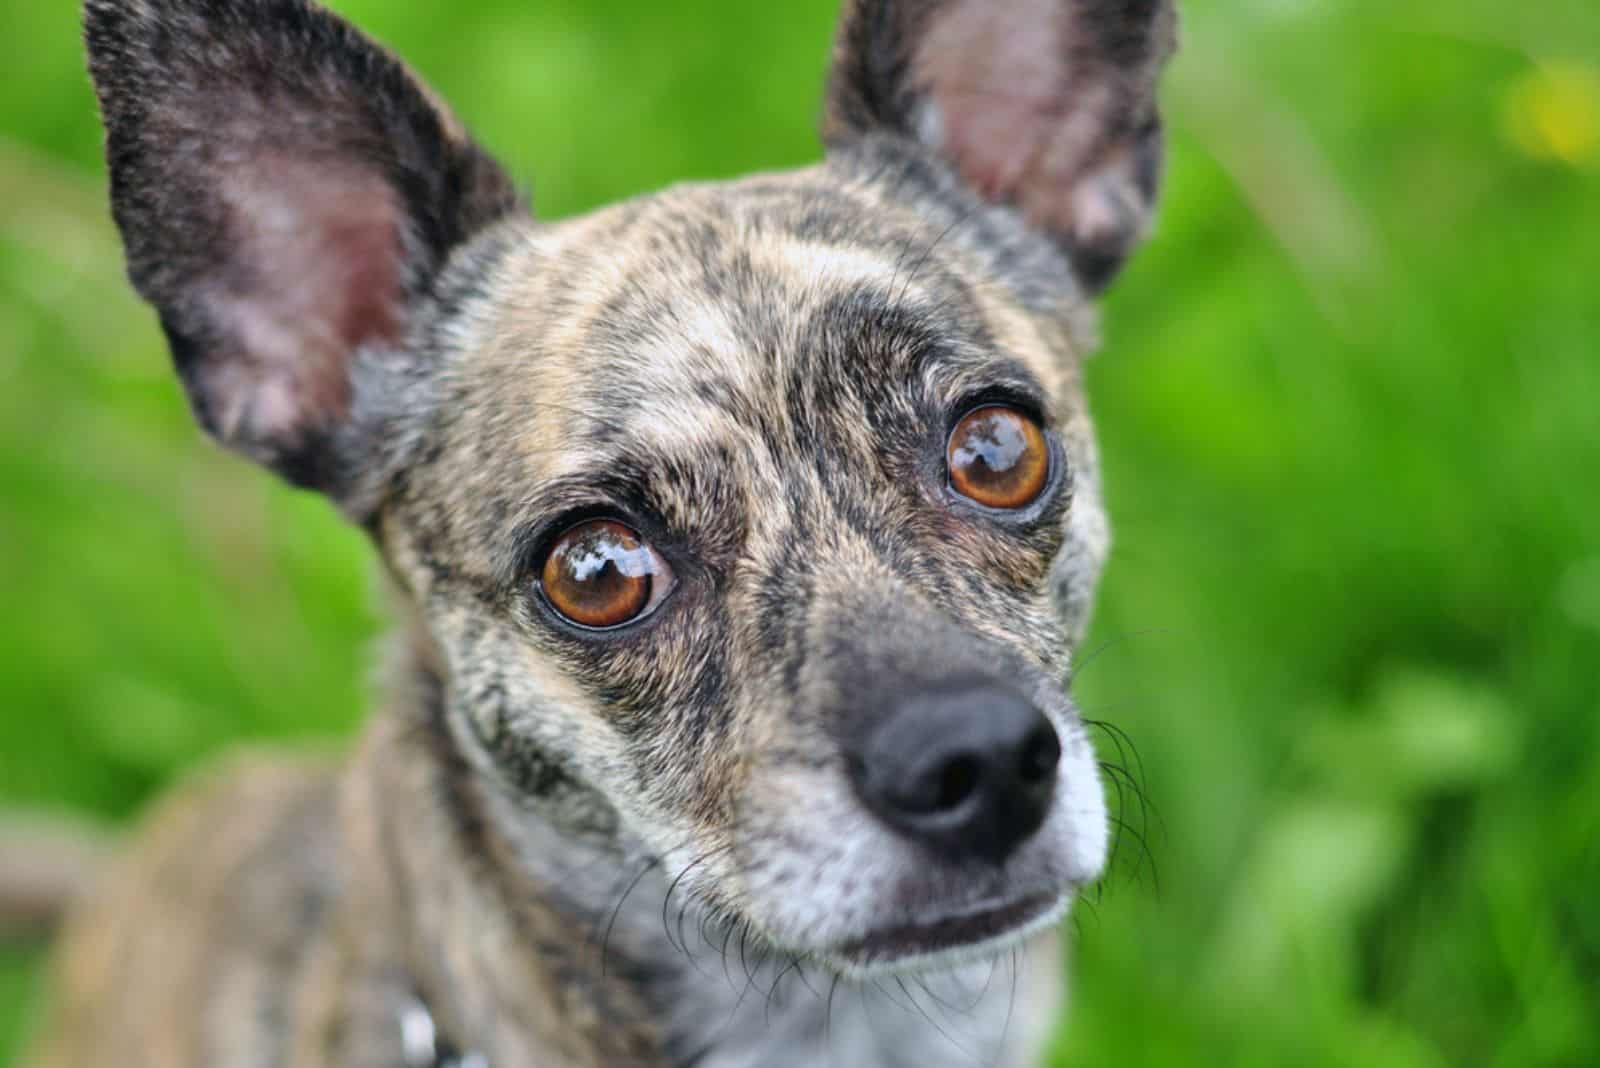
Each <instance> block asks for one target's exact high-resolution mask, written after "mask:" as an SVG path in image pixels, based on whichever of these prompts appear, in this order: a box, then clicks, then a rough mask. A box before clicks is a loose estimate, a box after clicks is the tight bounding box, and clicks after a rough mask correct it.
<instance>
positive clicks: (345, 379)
mask: <svg viewBox="0 0 1600 1068" xmlns="http://www.w3.org/2000/svg"><path fill="white" fill-rule="evenodd" d="M85 36H86V40H87V44H88V51H89V66H90V72H91V74H92V75H93V78H94V83H95V88H96V90H97V92H98V94H99V97H100V106H101V112H102V114H103V116H104V119H105V125H106V132H107V148H106V152H107V157H108V160H109V163H110V169H111V200H112V210H113V213H114V214H115V216H116V220H117V224H118V226H119V227H120V228H121V230H122V237H123V242H124V245H125V247H126V250H127V258H128V273H129V276H130V278H131V279H132V281H133V284H134V286H135V287H136V288H137V289H138V291H139V292H140V294H142V295H143V296H144V297H145V299H146V300H148V301H149V302H150V303H151V304H152V305H154V306H155V309H156V311H157V312H158V313H159V315H160V318H161V325H162V327H163V328H164V330H165V332H166V335H167V339H168V341H169V343H170V344H171V348H172V354H173V357H174V359H175V361H176V364H177V369H178V372H179V374H180V375H181V377H182V378H183V381H184V384H185V386H186V388H187V390H188V393H189V398H190V402H191V404H192V405H193V408H194V411H195V414H196V417H197V418H198V419H199V421H200V423H201V424H202V425H203V426H204V427H205V428H206V429H207V430H208V431H209V432H210V433H211V434H213V435H214V436H215V437H217V438H218V439H220V440H221V441H222V442H223V443H224V444H226V445H228V446H230V447H232V448H235V449H238V450H239V451H241V452H244V453H245V454H247V455H249V456H251V457H253V458H254V459H256V460H259V461H260V462H262V463H264V464H266V465H267V466H269V467H271V468H273V469H275V470H276V471H278V472H279V473H280V474H282V475H283V476H284V477H286V478H288V479H289V480H290V481H291V482H294V483H296V484H298V485H303V486H309V487H314V488H317V489H321V490H324V491H327V492H329V493H331V494H332V495H334V496H335V497H338V496H339V495H340V494H341V493H342V492H343V491H344V490H345V489H346V488H347V487H346V483H347V481H348V480H349V479H350V478H351V472H352V470H353V469H354V468H357V467H359V465H360V463H361V456H360V455H359V447H358V446H357V445H356V444H355V443H353V442H351V441H350V440H349V438H350V434H349V433H348V424H349V423H350V417H351V407H352V384H351V374H352V369H353V365H354V363H355V361H356V359H357V358H358V357H359V356H361V355H363V354H369V353H370V354H383V353H385V352H388V353H394V352H397V351H398V350H400V349H402V348H403V347H404V345H405V344H406V335H407V332H408V329H409V327H410V325H411V322H412V319H413V317H414V313H415V311H416V309H417V307H418V306H419V303H420V302H422V301H424V300H425V299H426V298H427V296H428V294H429V292H430V288H431V286H432V284H433V283H434V281H435V279H436V277H437V274H438V272H439V270H440V268H441V267H442V266H443V265H444V263H445V261H446V259H447V258H448V257H449V255H450V254H451V252H452V250H453V249H454V248H455V247H456V246H458V245H460V244H461V243H462V242H464V241H465V240H466V239H467V238H469V237H471V236H472V235H473V234H474V233H475V232H477V231H479V230H481V229H483V228H484V227H486V226H488V225H489V224H491V223H493V222H495V221H496V220H498V219H500V218H502V217H504V216H506V215H508V214H510V213H512V212H514V211H516V210H517V209H518V197H517V194H516V191H515V188H514V187H513V185H512V183H511V182H510V181H509V180H508V179H507V178H506V177H505V175H504V174H503V173H502V172H501V170H500V168H499V167H498V166H496V165H495V163H494V162H493V161H492V160H491V159H489V157H488V156H487V155H486V154H485V153H484V152H482V151H481V150H480V149H479V148H478V147H477V146H476V145H475V144H473V142H472V141H470V140H469V139H468V138H467V136H466V134H465V132H464V131H463V130H462V128H461V127H460V125H459V124H458V123H457V122H456V121H455V120H454V119H453V118H452V117H451V116H450V115H449V114H448V113H447V112H445V111H444V110H443V109H442V108H441V107H439V106H438V104H437V103H436V101H435V100H434V98H433V96H432V95H431V93H430V92H429V91H428V90H427V89H426V88H424V87H423V86H422V85H421V84H420V83H419V82H418V81H416V80H415V79H414V78H413V77H412V76H411V75H410V74H409V72H407V70H406V69H405V68H404V67H403V66H402V65H401V64H400V63H399V62H398V61H397V60H396V59H395V58H394V57H392V56H391V55H390V54H389V53H387V52H386V51H384V50H383V49H382V48H380V47H378V46H377V45H375V44H373V43H372V42H371V41H369V40H367V39H365V38H364V37H362V36H361V35H360V34H359V33H357V32H356V31H355V30H354V29H352V28H351V27H350V26H349V25H347V24H346V23H344V22H342V21H340V20H339V19H337V18H335V17H334V16H333V15H331V14H329V13H328V12H326V11H323V10H321V9H320V8H316V7H314V6H313V5H312V4H310V3H308V2H307V0H88V2H87V5H86V9H85Z"/></svg>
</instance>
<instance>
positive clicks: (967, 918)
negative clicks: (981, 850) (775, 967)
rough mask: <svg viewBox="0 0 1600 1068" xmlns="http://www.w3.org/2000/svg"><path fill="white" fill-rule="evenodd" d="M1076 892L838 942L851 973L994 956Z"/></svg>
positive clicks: (1053, 917) (1057, 914)
mask: <svg viewBox="0 0 1600 1068" xmlns="http://www.w3.org/2000/svg"><path fill="white" fill-rule="evenodd" d="M1070 897H1071V895H1070V894H1062V893H1060V892H1059V891H1040V892H1037V893H1031V894H1026V895H1023V896H1021V897H1015V898H1008V899H1006V900H1003V901H988V902H982V903H980V904H977V905H974V906H971V907H968V908H964V909H961V910H960V911H956V912H950V913H945V914H942V915H932V916H927V917H919V918H917V919H914V920H912V921H910V922H905V923H895V924H891V925H887V926H884V927H879V928H876V929H874V930H872V931H870V932H868V933H867V934H865V935H862V936H860V937H858V938H853V939H850V940H849V941H847V942H843V943H840V944H839V945H837V946H835V947H833V949H832V951H831V952H830V953H829V956H830V957H832V958H833V959H834V960H836V961H838V962H839V963H840V964H841V965H843V966H844V968H845V969H846V970H848V971H851V972H874V971H879V970H892V971H898V970H904V969H913V968H924V967H936V966H939V965H942V964H946V963H955V962H957V961H960V960H969V959H973V958H976V957H983V956H991V955H994V954H997V953H999V952H1001V951H1003V950H1005V949H1008V948H1010V947H1011V946H1013V945H1015V944H1016V943H1018V942H1020V941H1022V940H1023V939H1025V938H1026V937H1027V936H1029V935H1031V934H1033V933H1035V932H1036V931H1038V930H1040V929H1042V928H1044V927H1048V926H1050V925H1052V924H1054V923H1055V922H1056V921H1057V920H1059V919H1060V918H1061V914H1062V913H1063V912H1065V910H1066V908H1067V905H1068V903H1069V901H1070Z"/></svg>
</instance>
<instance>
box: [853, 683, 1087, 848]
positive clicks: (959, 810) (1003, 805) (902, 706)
mask: <svg viewBox="0 0 1600 1068" xmlns="http://www.w3.org/2000/svg"><path fill="white" fill-rule="evenodd" d="M853 757H854V759H852V760H851V762H850V763H851V772H852V774H853V776H854V778H855V784H856V789H857V790H858V791H859V792H860V794H861V797H862V798H863V799H864V800H865V801H866V803H867V804H868V805H869V806H870V807H871V808H872V810H873V811H874V812H876V813H877V815H878V817H879V818H880V819H882V820H884V821H885V822H887V823H888V824H889V825H890V826H891V827H893V828H895V829H896V830H898V831H900V832H901V833H902V834H905V835H907V836H908V837H910V838H913V839H915V840H917V841H919V842H922V843H924V844H925V845H927V846H930V847H931V848H933V849H936V850H938V851H939V852H940V853H941V854H943V855H945V856H947V857H950V858H952V859H960V858H965V857H981V858H983V859H986V860H990V861H993V862H994V863H1000V862H1001V861H1003V860H1005V859H1006V857H1008V856H1010V855H1011V853H1012V852H1013V851H1014V850H1015V849H1016V848H1017V847H1018V846H1019V845H1021V844H1022V843H1023V842H1025V841H1027V840H1028V838H1029V837H1031V836H1032V835H1033V833H1034V832H1035V831H1037V830H1038V829H1039V825H1040V824H1042V823H1043V822H1044V818H1045V816H1046V815H1047V814H1048V813H1049V811H1050V799H1051V797H1052V795H1053V794H1054V792H1055V781H1056V765H1057V764H1058V763H1059V762H1060V760H1061V740H1060V739H1059V738H1058V737H1057V736H1056V732H1055V729H1054V728H1053V727H1051V726H1050V721H1049V720H1048V719H1046V718H1045V717H1044V715H1043V713H1041V712H1040V711H1039V710H1038V709H1037V708H1035V707H1034V706H1033V705H1032V704H1031V703H1029V702H1028V701H1025V700H1023V699H1022V698H1021V697H1018V696H1016V695H1015V694H1013V693H1010V692H1009V691H1007V690H1003V689H998V688H995V687H992V686H983V685H979V686H965V687H959V688H951V689H949V690H946V691H943V692H938V693H932V692H925V693H917V694H913V695H911V696H909V697H906V698H904V699H902V700H901V701H900V702H899V703H898V704H897V705H896V706H895V707H894V708H893V709H892V710H890V712H889V713H888V715H887V716H886V717H884V719H882V720H881V721H880V722H878V723H877V724H875V725H874V726H873V727H872V728H871V729H870V730H869V731H868V732H867V733H866V735H865V737H864V738H863V739H862V741H861V743H860V745H859V748H858V751H857V752H856V753H855V754H853Z"/></svg>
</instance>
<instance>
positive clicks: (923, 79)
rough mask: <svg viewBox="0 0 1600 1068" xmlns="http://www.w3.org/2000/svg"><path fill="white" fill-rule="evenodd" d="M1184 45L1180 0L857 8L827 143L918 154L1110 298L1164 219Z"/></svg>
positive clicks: (834, 76)
mask: <svg viewBox="0 0 1600 1068" xmlns="http://www.w3.org/2000/svg"><path fill="white" fill-rule="evenodd" d="M1176 34H1177V30H1176V16H1175V13H1174V10H1173V5H1172V0H845V7H844V14H843V21H842V23H841V25H840V28H839V36H838V41H837V44H836V46H835V50H834V58H833V69H832V72H831V74H830V76H829V80H828V92H827V100H826V103H825V110H824V117H823V139H824V140H825V141H826V142H827V143H828V144H829V145H830V146H837V145H841V144H846V143H848V142H850V141H852V140H855V139H857V138H859V137H861V136H863V135H865V134H868V133H872V132H875V131H888V132H893V133H897V134H900V135H904V136H907V137H914V138H916V139H918V140H920V141H922V142H923V143H925V144H927V145H928V146H930V147H931V148H934V149H936V150H937V151H939V152H940V153H941V154H942V155H943V156H944V157H945V158H946V159H947V160H948V161H949V162H950V163H951V164H952V165H953V166H954V167H955V168H956V170H957V171H958V172H959V173H960V175H961V176H962V178H963V179H964V180H965V181H966V182H967V184H968V185H969V186H971V187H972V188H973V189H974V190H975V191H976V192H978V193H979V195H981V196H983V197H984V198H985V199H988V200H990V201H994V202H997V203H1006V204H1010V205H1012V206H1014V207H1016V208H1017V209H1019V210H1020V211H1021V212H1022V213H1023V215H1024V216H1025V217H1026V219H1027V220H1028V221H1029V223H1031V224H1032V225H1033V226H1034V227H1036V228H1038V229H1040V230H1042V231H1044V232H1045V233H1047V234H1049V235H1050V236H1051V237H1052V238H1054V239H1055V240H1056V241H1057V242H1058V243H1059V244H1060V245H1061V247H1062V248H1063V249H1064V251H1065V252H1066V253H1067V255H1068V256H1069V257H1070V258H1071V260H1072V262H1073V265H1074V267H1075V268H1076V269H1077V273H1078V275H1079V277H1080V279H1081V280H1082V281H1083V283H1084V284H1085V285H1086V286H1087V287H1089V288H1090V289H1100V288H1102V287H1103V286H1104V285H1105V284H1106V283H1107V282H1109V281H1110V280H1111V278H1112V277H1113V276H1114V275H1115V274H1116V272H1117V270H1118V269H1119V268H1120V267H1121V266H1122V263H1123V261H1124V260H1125V259H1126V258H1127V256H1128V253H1129V252H1131V251H1132V249H1133V247H1134V245H1135V244H1137V243H1138V240H1139V238H1140V237H1141V236H1142V235H1143V233H1144V231H1145V229H1146V227H1147V225H1148V223H1149V220H1150V216H1151V214H1152V212H1153V210H1154V205H1155V197H1156V191H1157V187H1158V185H1159V184H1160V177H1161V160H1162V136H1161V120H1160V116H1159V114H1158V112H1157V108H1156V81H1157V77H1158V76H1159V74H1160V72H1161V68H1162V67H1163V66H1164V64H1165V61H1166V60H1167V58H1168V57H1169V56H1170V55H1171V54H1172V51H1173V49H1174V47H1175V42H1176Z"/></svg>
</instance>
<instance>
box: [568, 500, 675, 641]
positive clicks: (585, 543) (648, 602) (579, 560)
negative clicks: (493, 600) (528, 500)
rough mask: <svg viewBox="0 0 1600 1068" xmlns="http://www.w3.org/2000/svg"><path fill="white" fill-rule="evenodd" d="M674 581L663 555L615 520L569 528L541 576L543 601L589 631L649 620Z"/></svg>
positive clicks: (588, 521) (601, 520)
mask: <svg viewBox="0 0 1600 1068" xmlns="http://www.w3.org/2000/svg"><path fill="white" fill-rule="evenodd" d="M674 583H675V579H674V577H673V574H672V569H671V568H670V567H668V566H667V562H666V561H665V560H663V559H661V555H660V554H659V553H657V552H656V551H655V550H654V549H652V548H651V547H650V545H649V544H648V543H647V542H645V541H644V539H642V538H641V537H639V535H638V533H637V532H636V531H634V530H633V529H632V528H631V527H628V526H626V525H625V524H622V523H619V522H617V521H616V520H614V519H590V520H586V521H584V522H582V523H579V524H577V525H576V526H573V527H569V528H568V529H567V530H566V531H565V532H564V533H563V534H562V535H561V536H560V537H559V538H557V539H556V541H555V544H554V545H552V546H551V547H550V553H549V555H548V556H546V557H545V560H544V566H543V567H542V568H541V569H540V574H539V586H540V589H541V590H542V591H543V593H544V599H545V601H546V602H547V603H548V604H549V605H550V607H551V608H552V609H554V610H555V612H556V614H557V615H559V616H561V618H563V619H565V620H566V621H567V622H569V623H572V624H573V625H575V626H579V627H584V628H586V629H588V630H609V629H610V628H613V627H620V626H623V625H625V624H628V623H632V622H634V621H635V620H638V619H642V618H644V617H645V616H647V615H649V614H650V613H651V612H653V611H655V609H656V606H657V605H659V604H660V603H661V602H662V600H663V599H664V598H665V597H666V596H667V594H668V593H670V592H672V587H673V585H674Z"/></svg>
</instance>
